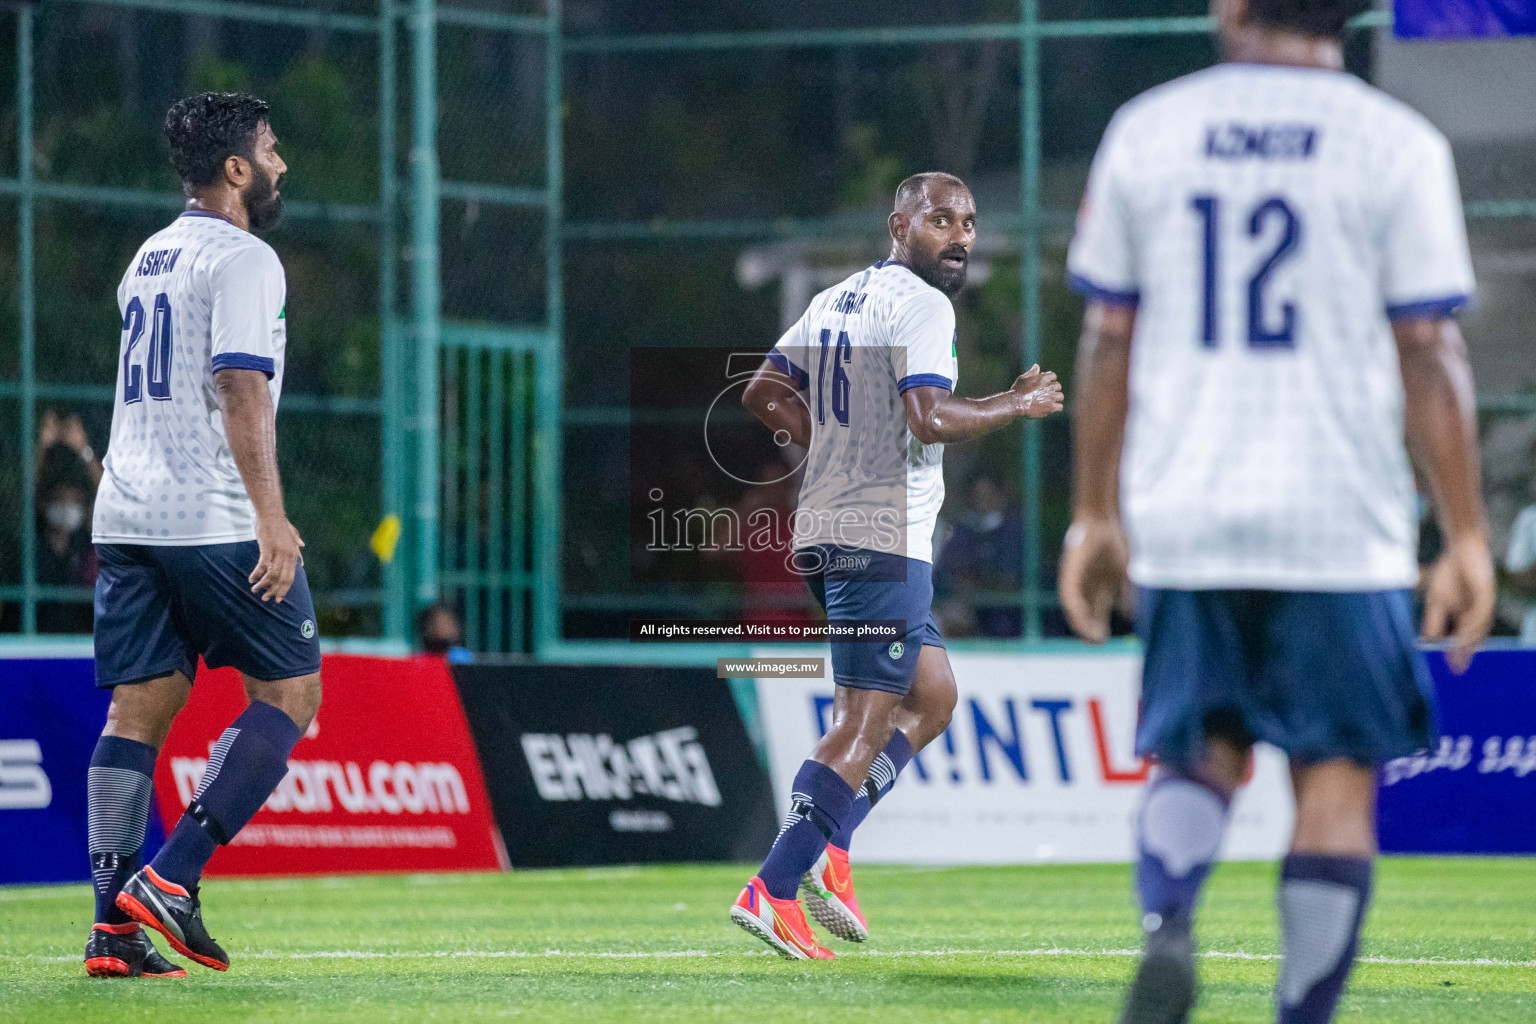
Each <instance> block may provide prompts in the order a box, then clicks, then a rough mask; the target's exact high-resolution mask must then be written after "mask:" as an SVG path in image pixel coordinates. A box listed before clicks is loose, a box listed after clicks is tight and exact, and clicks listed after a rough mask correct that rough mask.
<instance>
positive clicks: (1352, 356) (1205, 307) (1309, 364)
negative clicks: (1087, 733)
mask: <svg viewBox="0 0 1536 1024" xmlns="http://www.w3.org/2000/svg"><path fill="white" fill-rule="evenodd" d="M1366 6H1367V5H1366V3H1365V2H1364V0H1213V3H1212V11H1213V13H1214V15H1215V17H1216V21H1217V26H1218V31H1219V35H1220V48H1221V53H1222V56H1223V62H1222V63H1221V64H1219V65H1217V66H1216V67H1213V68H1210V69H1207V70H1205V71H1200V72H1197V73H1195V74H1192V75H1188V76H1186V77H1184V78H1180V79H1178V80H1176V81H1174V82H1171V83H1169V84H1166V85H1163V86H1161V87H1159V88H1156V89H1153V90H1151V91H1149V92H1147V93H1145V94H1143V95H1141V96H1139V97H1137V98H1135V99H1133V100H1132V101H1130V102H1129V103H1127V104H1126V105H1125V106H1124V107H1122V108H1121V109H1120V111H1119V112H1118V113H1117V114H1116V115H1115V117H1114V119H1113V120H1112V121H1111V122H1110V125H1109V128H1108V130H1107V131H1106V132H1105V135H1104V139H1103V142H1102V143H1101V145H1100V147H1099V152H1098V155H1097V157H1096V158H1095V160H1094V164H1093V168H1092V171H1091V173H1090V176H1089V180H1088V192H1087V195H1086V197H1085V198H1084V201H1083V208H1082V211H1081V213H1080V215H1079V220H1078V228H1077V235H1076V238H1075V239H1074V240H1073V243H1072V246H1071V249H1070V252H1069V256H1068V270H1069V272H1070V275H1071V280H1072V282H1073V283H1074V285H1075V286H1076V287H1077V288H1078V289H1079V290H1080V291H1082V292H1084V293H1085V294H1086V296H1087V299H1088V307H1087V313H1086V316H1085V319H1084V326H1083V334H1082V342H1081V348H1080V351H1079V357H1078V358H1079V363H1078V366H1079V369H1078V387H1079V388H1080V393H1079V395H1078V397H1077V400H1076V414H1075V416H1074V424H1075V444H1074V460H1075V464H1076V465H1075V473H1074V522H1073V524H1072V527H1071V529H1070V530H1069V532H1068V534H1067V539H1066V548H1065V552H1064V559H1063V563H1062V572H1061V598H1062V602H1063V605H1064V607H1065V610H1066V612H1067V616H1068V618H1069V620H1070V621H1071V623H1072V625H1073V627H1074V629H1076V630H1077V632H1078V633H1080V634H1081V635H1082V636H1084V637H1085V638H1087V639H1089V640H1092V641H1095V642H1097V641H1101V640H1103V639H1104V638H1105V637H1106V635H1107V633H1108V626H1109V612H1110V608H1111V606H1112V605H1113V604H1114V602H1115V601H1116V600H1117V598H1118V597H1119V596H1120V595H1121V593H1122V586H1123V582H1124V579H1125V576H1126V573H1127V570H1128V571H1129V579H1130V581H1131V582H1132V583H1133V584H1135V587H1136V588H1137V589H1136V595H1135V596H1136V618H1137V631H1138V633H1139V634H1140V637H1141V641H1142V645H1143V650H1144V656H1145V661H1144V667H1143V673H1142V714H1141V722H1140V726H1139V729H1138V732H1137V747H1138V749H1139V751H1140V752H1141V753H1142V754H1144V755H1147V756H1149V757H1155V759H1156V762H1157V768H1156V772H1155V774H1154V776H1153V778H1152V780H1151V783H1150V785H1149V787H1148V789H1147V792H1146V796H1145V801H1144V803H1143V806H1142V809H1141V812H1140V815H1139V819H1138V823H1137V833H1136V838H1137V843H1138V855H1139V861H1138V864H1137V868H1136V880H1137V890H1138V895H1139V897H1140V901H1141V909H1142V914H1143V917H1142V926H1143V929H1144V933H1145V941H1146V946H1145V953H1144V955H1143V957H1142V960H1141V963H1140V967H1139V970H1138V973H1137V977H1136V980H1135V982H1134V984H1133V985H1132V987H1131V991H1130V995H1129V997H1128V999H1127V1002H1126V1006H1125V1010H1124V1015H1123V1017H1122V1020H1123V1021H1124V1022H1125V1024H1148V1022H1164V1024H1173V1022H1179V1021H1184V1020H1186V1019H1187V1015H1188V1012H1189V1009H1190V1007H1191V1005H1192V1004H1193V1002H1194V989H1195V960H1194V942H1193V938H1192V934H1191V918H1192V916H1193V913H1194V909H1195V904H1196V901H1197V899H1198V896H1199V892H1200V888H1201V884H1202V883H1203V882H1204V880H1205V877H1206V875H1207V873H1208V872H1209V869H1210V865H1211V863H1212V861H1213V859H1214V857H1215V855H1216V851H1217V848H1218V846H1219V844H1220V841H1221V836H1222V832H1223V829H1224V827H1225V824H1226V820H1227V813H1228V806H1229V803H1230V801H1231V798H1232V794H1233V792H1234V790H1236V788H1237V787H1238V786H1239V785H1240V784H1241V782H1242V780H1243V778H1244V774H1245V770H1246V768H1247V766H1248V765H1249V763H1250V761H1249V759H1250V756H1251V748H1252V745H1253V744H1254V742H1256V741H1258V740H1263V741H1266V742H1269V743H1272V744H1274V745H1276V746H1278V747H1280V748H1281V749H1283V750H1285V751H1286V752H1287V754H1288V755H1289V756H1290V761H1291V777H1292V782H1293V785H1294V790H1295V797H1296V825H1295V831H1294V833H1293V835H1292V838H1291V845H1290V852H1289V854H1288V855H1287V856H1286V858H1285V860H1284V863H1283V865H1282V868H1281V880H1280V889H1279V897H1278V900H1279V909H1280V930H1281V950H1282V954H1283V956H1282V964H1281V968H1280V980H1279V984H1278V986H1277V988H1276V992H1275V1000H1276V1004H1277V1011H1276V1012H1277V1015H1278V1019H1279V1021H1280V1022H1281V1024H1322V1022H1324V1021H1327V1020H1329V1019H1330V1018H1331V1017H1332V1015H1333V1012H1334V1008H1335V1007H1336V1005H1337V1003H1338V1000H1339V996H1340V993H1341V992H1342V991H1343V988H1344V983H1345V979H1346V978H1347V976H1348V974H1349V970H1350V967H1351V965H1352V964H1353V962H1354V957H1355V950H1356V946H1357V943H1358V938H1359V930H1360V924H1361V921H1362V919H1363V917H1364V915H1365V910H1366V906H1367V904H1368V903H1369V899H1370V887H1371V868H1372V861H1373V858H1374V856H1375V853H1376V834H1375V807H1374V804H1375V793H1376V768H1377V766H1378V765H1380V764H1381V763H1382V762H1383V761H1385V760H1388V759H1390V758H1393V757H1398V756H1401V755H1405V754H1409V753H1411V752H1413V751H1414V750H1416V749H1420V748H1423V747H1425V746H1427V745H1429V743H1430V741H1431V739H1432V738H1433V737H1434V736H1435V735H1437V731H1436V726H1435V708H1434V697H1433V692H1432V690H1431V686H1430V680H1429V677H1428V673H1427V669H1426V667H1425V665H1424V662H1423V658H1422V656H1421V655H1420V653H1419V651H1418V648H1417V644H1416V639H1415V636H1414V627H1413V622H1412V621H1411V588H1412V587H1413V586H1414V585H1415V582H1416V579H1417V568H1416V565H1415V533H1416V530H1415V517H1414V489H1413V478H1412V474H1411V472H1410V467H1409V450H1411V451H1412V453H1413V456H1414V457H1415V458H1416V459H1417V460H1418V461H1419V465H1420V467H1421V468H1422V470H1423V471H1424V473H1425V475H1426V476H1427V477H1428V479H1429V480H1430V481H1431V482H1432V485H1433V497H1434V502H1435V507H1436V509H1437V511H1438V513H1439V520H1440V524H1441V526H1442V528H1443V529H1444V530H1445V532H1446V535H1447V543H1446V549H1445V554H1444V555H1443V557H1442V558H1441V559H1440V560H1439V562H1438V563H1437V564H1436V565H1435V566H1434V567H1433V568H1432V570H1431V572H1430V574H1429V576H1428V587H1427V593H1426V595H1425V604H1426V612H1425V621H1424V632H1425V634H1426V636H1428V637H1429V638H1430V639H1440V638H1442V637H1444V635H1445V633H1446V631H1447V629H1448V628H1451V629H1454V641H1453V644H1452V646H1451V649H1450V652H1449V655H1450V660H1451V663H1452V665H1453V667H1464V666H1465V665H1466V663H1467V661H1468V659H1470V657H1471V655H1472V652H1473V650H1474V649H1475V648H1476V646H1477V645H1478V644H1479V643H1480V642H1481V640H1482V638H1483V637H1484V636H1485V635H1486V634H1487V630H1488V625H1489V617H1490V612H1491V609H1492V605H1493V593H1494V588H1493V568H1492V562H1491V559H1490V557H1489V552H1488V541H1487V529H1486V525H1485V522H1484V514H1483V508H1482V499H1481V496H1480V483H1479V476H1478V473H1479V470H1478V452H1477V432H1476V419H1475V415H1474V399H1473V391H1472V379H1471V373H1470V370H1469V368H1468V365H1467V361H1466V356H1465V350H1464V347H1463V343H1462V338H1461V334H1460V332H1459V330H1458V328H1457V326H1456V321H1455V320H1454V318H1453V317H1454V314H1455V312H1456V310H1457V309H1458V308H1459V307H1460V306H1461V305H1462V304H1464V303H1465V302H1466V301H1467V300H1468V298H1469V296H1470V295H1471V293H1472V285H1473V282H1472V266H1471V260H1470V257H1469V255H1468V250H1467V240H1466V229H1465V225H1464V223H1463V218H1462V212H1461V202H1460V197H1459V194H1458V191H1457V185H1456V174H1455V169H1454V167H1453V166H1452V160H1451V150H1450V146H1449V145H1448V144H1447V142H1446V140H1445V138H1444V137H1443V136H1442V135H1441V134H1440V133H1439V132H1438V131H1436V130H1435V129H1434V128H1433V127H1432V126H1431V125H1430V124H1429V122H1428V121H1426V120H1425V119H1424V118H1423V117H1421V116H1419V115H1418V114H1417V113H1415V112H1414V111H1412V110H1410V109H1409V108H1407V107H1406V106H1404V105H1403V104H1401V103H1398V102H1397V101H1395V100H1393V99H1392V98H1390V97H1388V96H1386V95H1385V94H1383V93H1381V92H1379V91H1377V90H1375V89H1373V88H1372V87H1370V86H1369V85H1367V84H1365V83H1364V82H1362V81H1360V80H1358V79H1356V78H1354V77H1351V76H1350V75H1348V74H1345V73H1344V71H1343V49H1342V43H1341V37H1342V35H1343V33H1344V31H1345V26H1346V23H1347V21H1348V19H1349V18H1350V17H1352V16H1353V15H1355V14H1357V13H1359V12H1361V11H1363V10H1364V9H1365V8H1366ZM1405 434H1406V438H1407V450H1405V446H1404V436H1405Z"/></svg>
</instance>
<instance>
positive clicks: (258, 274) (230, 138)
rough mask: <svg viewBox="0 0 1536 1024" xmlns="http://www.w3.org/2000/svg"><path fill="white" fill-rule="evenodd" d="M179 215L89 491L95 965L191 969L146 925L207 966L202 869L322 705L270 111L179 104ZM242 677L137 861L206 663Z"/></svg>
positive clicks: (226, 102)
mask: <svg viewBox="0 0 1536 1024" xmlns="http://www.w3.org/2000/svg"><path fill="white" fill-rule="evenodd" d="M165 134H166V138H167V139H168V141H169V143H170V151H171V163H172V164H173V165H174V166H175V168H176V171H177V173H178V174H179V175H180V176H181V180H182V186H183V190H184V191H185V194H186V199H187V202H186V211H185V212H184V213H182V214H181V216H180V217H178V218H177V219H176V220H175V221H173V222H172V223H171V224H170V225H168V226H167V227H165V228H163V229H162V230H160V231H158V232H156V233H155V234H154V235H151V236H150V238H149V240H148V241H146V242H145V243H144V244H143V246H141V247H140V249H139V251H138V253H137V254H136V255H135V256H134V258H133V261H132V262H131V263H130V264H129V265H128V270H127V272H126V273H125V274H124V275H123V280H122V284H121V285H119V286H118V293H117V297H118V305H119V308H120V310H121V312H122V317H123V320H122V334H121V338H120V341H119V352H120V355H119V360H118V377H117V398H116V407H115V408H114V410H113V413H112V438H111V442H110V444H109V446H108V448H107V456H106V459H105V461H104V467H105V473H104V475H103V477H102V481H101V488H100V491H99V493H98V495H97V498H96V519H95V524H94V528H93V531H92V533H93V540H94V541H95V542H96V546H97V547H96V550H97V553H98V560H99V562H100V574H99V576H98V578H97V581H96V625H95V646H96V685H97V686H100V687H103V688H109V689H111V690H112V703H111V708H110V710H109V711H108V714H107V724H106V728H105V729H104V730H103V732H102V736H101V740H100V741H99V743H98V744H97V746H96V752H95V755H94V756H93V757H92V759H91V767H90V773H89V800H88V814H89V820H90V828H89V832H90V835H89V848H90V855H91V872H92V875H93V877H94V879H95V883H96V924H95V926H94V927H93V928H92V930H91V935H90V939H89V943H88V944H87V947H86V960H85V966H86V970H87V971H88V972H89V973H90V974H92V975H96V976H100V977H129V976H141V975H151V976H155V975H158V976H164V975H179V974H185V973H186V972H185V971H183V970H182V969H180V968H178V967H175V966H174V965H173V964H171V963H169V962H168V961H166V960H165V959H164V958H163V957H161V956H160V955H159V954H158V953H156V952H155V950H154V947H153V946H152V945H150V942H149V939H148V937H147V936H146V935H145V933H144V932H143V930H142V929H141V927H140V926H141V925H147V926H149V927H151V928H154V929H155V930H157V931H159V932H160V933H161V934H162V935H164V936H165V938H166V940H167V941H168V942H169V943H170V944H171V946H172V947H173V948H174V949H175V950H176V951H177V952H178V953H180V954H182V955H183V956H186V957H188V958H189V959H191V960H193V961H194V962H196V963H199V964H202V965H203V966H205V967H211V968H213V969H214V970H219V971H222V970H226V969H228V967H229V957H228V956H227V955H226V954H225V953H224V951H223V950H222V949H221V948H219V946H218V944H217V943H215V942H214V941H213V940H212V939H211V938H210V937H209V935H208V932H207V930H206V929H205V928H204V926H203V921H202V913H201V909H200V904H199V899H198V885H197V883H198V879H199V877H200V876H201V874H202V869H203V865H204V864H205V863H206V862H207V861H208V858H209V857H210V856H211V855H212V854H213V852H214V850H215V849H216V848H217V846H218V845H219V844H221V843H227V842H229V841H230V840H231V839H233V838H234V836H235V834H236V833H238V832H239V831H240V829H241V828H242V827H243V826H244V825H245V823H246V822H247V821H249V820H250V818H251V816H252V815H254V814H255V813H256V811H257V810H258V809H260V807H261V805H262V804H263V803H265V802H266V799H267V797H268V796H270V795H271V793H272V791H273V790H274V789H275V788H276V787H277V785H278V783H280V782H281V781H282V780H283V776H284V775H286V774H287V771H288V753H289V751H291V750H292V749H293V745H294V743H295V742H297V741H298V739H299V737H300V736H301V735H303V733H304V730H305V729H306V728H308V726H309V723H310V721H311V720H312V719H313V718H314V716H315V711H316V710H317V709H318V707H319V705H320V648H319V639H318V637H317V636H316V630H315V617H314V616H315V613H314V605H313V604H312V602H311V600H310V596H309V586H308V584H307V583H306V582H305V578H304V568H303V560H302V558H301V557H300V548H302V547H303V544H304V542H303V541H302V540H300V539H299V534H298V531H297V530H295V529H294V527H293V524H292V523H290V522H289V521H288V517H287V514H286V513H285V512H284V510H283V492H282V487H281V485H280V484H279V481H278V473H277V437H276V433H275V427H274V419H275V416H276V411H277V401H278V396H279V393H280V392H281V389H282V381H283V359H284V347H285V342H286V338H287V334H286V328H287V310H286V306H285V297H286V284H285V283H284V279H283V266H282V264H281V263H280V262H279V261H278V258H277V254H276V253H274V252H273V251H272V248H271V246H269V245H267V244H266V243H265V242H263V241H261V240H260V239H259V238H257V237H256V236H255V235H253V234H252V233H251V232H252V230H253V229H259V228H265V227H270V226H271V225H272V224H274V223H276V221H277V218H278V215H279V214H280V212H281V209H282V193H281V191H280V186H281V182H282V177H283V174H284V172H285V171H286V170H287V165H286V164H285V163H284V162H283V159H282V157H280V156H278V155H277V139H276V137H275V136H274V135H273V133H272V124H271V118H270V114H269V110H268V107H267V104H265V103H263V102H262V101H261V100H259V99H256V98H255V97H252V96H245V95H239V94H234V93H203V94H201V95H197V96H191V97H188V98H187V99H184V100H181V101H179V102H177V103H176V104H175V105H173V106H172V107H171V109H170V111H169V112H168V113H167V114H166V118H165ZM199 657H202V658H203V660H204V661H206V662H207V663H208V664H209V665H210V666H212V667H215V668H217V667H220V666H224V665H233V666H234V667H235V668H237V669H238V670H239V671H240V675H241V679H242V681H243V682H244V684H245V690H246V693H247V695H248V696H249V697H250V705H249V706H248V707H247V708H246V710H245V711H244V712H242V713H241V714H240V716H239V717H238V718H236V719H235V721H234V722H233V723H231V725H230V727H229V728H228V729H227V730H226V731H225V732H224V734H223V736H222V737H220V739H219V741H218V742H217V743H216V744H215V745H214V747H213V750H212V753H211V755H210V757H209V763H208V767H207V770H206V772H205V773H204V776H203V779H202V782H201V784H200V785H199V786H198V789H197V792H196V794H195V796H194V798H193V800H192V803H191V804H190V805H189V806H188V808H187V811H186V813H185V814H184V815H183V817H182V818H181V820H180V822H178V823H177V825H176V827H175V829H174V830H173V831H172V833H171V835H170V837H169V839H168V840H167V842H166V844H165V846H164V847H163V848H162V849H161V850H160V852H159V853H158V854H157V855H156V856H155V858H154V860H153V861H152V862H151V863H149V864H147V865H143V866H142V867H141V866H140V863H139V862H140V847H141V846H142V844H143V841H144V830H145V824H146V821H147V815H148V812H149V798H150V779H151V777H152V776H153V774H154V766H155V758H156V755H157V753H158V751H159V748H160V745H161V744H162V743H163V742H164V741H165V737H166V734H167V733H168V732H169V731H170V728H171V721H172V719H174V718H175V716H176V713H177V712H178V711H179V710H180V709H181V707H182V705H183V704H185V703H186V700H187V697H188V695H189V693H190V692H191V688H192V681H193V679H194V678H195V676H196V672H197V661H198V658H199Z"/></svg>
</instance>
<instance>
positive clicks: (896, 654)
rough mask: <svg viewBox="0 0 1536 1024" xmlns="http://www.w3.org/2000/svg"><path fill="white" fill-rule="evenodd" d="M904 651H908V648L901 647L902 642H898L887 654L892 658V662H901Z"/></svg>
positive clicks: (892, 645)
mask: <svg viewBox="0 0 1536 1024" xmlns="http://www.w3.org/2000/svg"><path fill="white" fill-rule="evenodd" d="M904 650H906V648H905V647H903V646H901V641H900V640H897V641H896V642H895V643H893V644H891V646H890V649H889V650H888V651H887V652H886V653H888V654H889V655H890V656H891V660H892V661H900V660H901V652H902V651H904Z"/></svg>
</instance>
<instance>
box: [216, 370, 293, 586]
mask: <svg viewBox="0 0 1536 1024" xmlns="http://www.w3.org/2000/svg"><path fill="white" fill-rule="evenodd" d="M213 381H214V387H215V389H216V390H217V392H218V396H219V411H220V413H222V414H223V417H224V433H225V436H226V437H227V438H228V439H229V450H230V453H231V454H232V455H234V457H235V465H236V466H237V467H238V468H239V470H240V479H241V480H243V481H244V482H245V489H246V492H247V493H248V494H250V496H251V504H253V505H255V506H256V542H257V544H259V545H260V548H261V557H260V559H259V560H258V561H257V563H256V568H255V569H253V570H252V571H251V576H250V582H251V590H252V592H254V593H256V594H259V595H260V596H261V599H262V600H263V601H281V600H282V599H283V598H284V597H286V596H288V588H290V587H291V586H293V578H294V576H295V575H296V574H297V573H298V568H299V562H300V560H301V558H302V555H301V554H300V549H301V548H303V547H304V541H303V539H302V538H300V537H299V531H298V530H296V529H294V526H293V524H292V523H290V522H289V521H288V513H287V512H286V511H284V509H283V487H282V483H281V481H280V480H279V478H278V474H277V416H276V413H275V411H274V410H273V408H272V393H271V392H270V391H268V390H267V375H266V374H264V373H262V372H261V371H260V370H220V371H219V372H218V373H216V374H214V378H213Z"/></svg>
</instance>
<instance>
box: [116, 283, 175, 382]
mask: <svg viewBox="0 0 1536 1024" xmlns="http://www.w3.org/2000/svg"><path fill="white" fill-rule="evenodd" d="M123 330H125V331H127V332H128V345H127V347H126V348H124V349H123V404H124V405H132V404H133V403H134V402H141V401H143V400H144V369H145V367H147V368H148V369H149V397H150V398H153V399H155V400H156V401H158V402H163V401H165V400H166V399H168V398H170V397H171V349H172V345H171V300H170V298H169V297H168V296H167V295H166V294H165V292H161V293H160V294H159V295H156V296H155V322H154V324H153V326H152V328H151V330H150V332H149V353H148V354H147V355H146V356H145V357H144V366H142V367H141V366H137V365H135V364H134V362H133V350H134V349H135V348H137V347H138V344H139V339H141V338H143V337H144V303H143V302H141V301H139V297H138V296H137V295H135V296H134V297H133V298H131V299H129V300H128V311H127V312H126V313H124V314H123Z"/></svg>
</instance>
